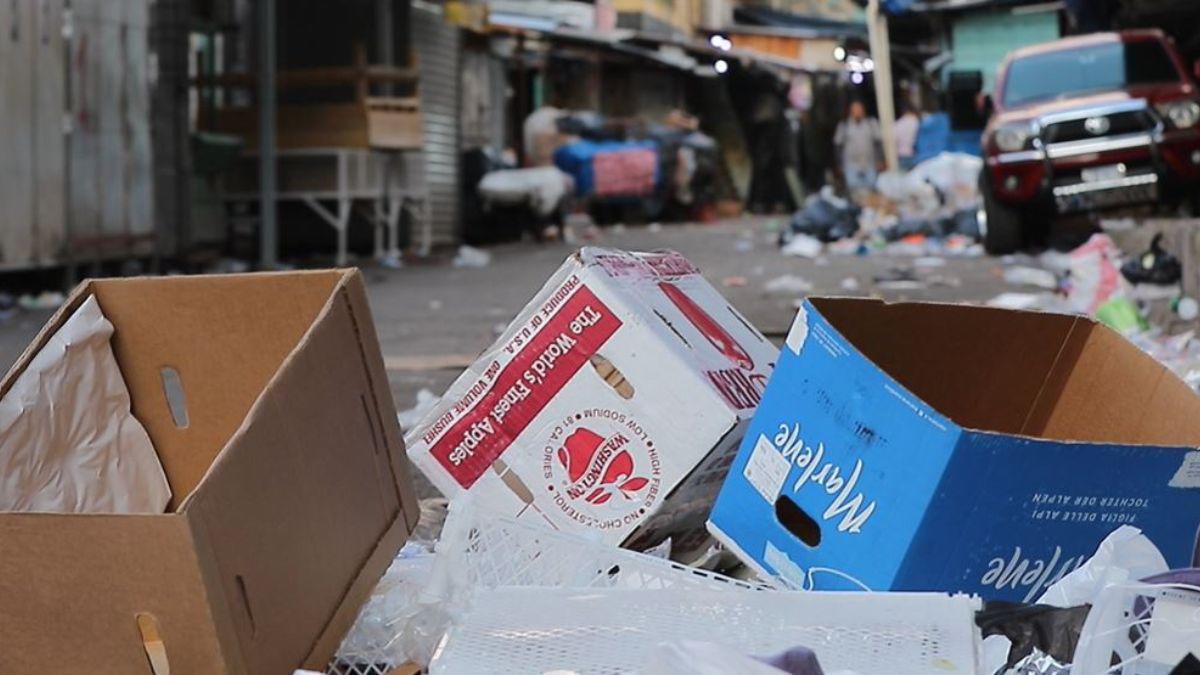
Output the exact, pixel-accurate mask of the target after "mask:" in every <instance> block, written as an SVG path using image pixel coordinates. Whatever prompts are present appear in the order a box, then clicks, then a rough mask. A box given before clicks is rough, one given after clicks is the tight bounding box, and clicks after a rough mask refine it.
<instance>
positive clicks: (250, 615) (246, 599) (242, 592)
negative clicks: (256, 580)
mask: <svg viewBox="0 0 1200 675" xmlns="http://www.w3.org/2000/svg"><path fill="white" fill-rule="evenodd" d="M235 580H236V581H237V588H238V595H239V596H241V598H242V608H243V609H245V610H246V618H247V619H249V620H250V636H251V637H254V634H255V633H257V632H258V628H257V627H256V626H255V624H254V612H253V611H251V609H250V594H249V593H247V592H246V580H245V579H243V578H242V575H240V574H239V575H237V576H236V577H235Z"/></svg>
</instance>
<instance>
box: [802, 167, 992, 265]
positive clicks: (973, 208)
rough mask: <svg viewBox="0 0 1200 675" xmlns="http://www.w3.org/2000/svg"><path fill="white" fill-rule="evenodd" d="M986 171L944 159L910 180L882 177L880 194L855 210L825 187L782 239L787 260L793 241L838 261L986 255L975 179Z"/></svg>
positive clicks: (916, 170)
mask: <svg viewBox="0 0 1200 675" xmlns="http://www.w3.org/2000/svg"><path fill="white" fill-rule="evenodd" d="M982 167H983V163H982V160H980V159H979V158H978V157H975V156H973V155H966V154H958V153H943V154H941V155H938V156H936V157H933V158H931V159H928V160H926V161H924V162H922V163H920V164H918V165H917V166H916V167H914V168H913V169H912V170H911V171H909V172H907V173H900V172H893V173H885V174H882V175H881V176H879V178H878V180H877V182H876V186H875V191H874V192H871V193H868V194H867V195H865V196H863V197H862V198H861V199H860V203H858V204H856V203H854V202H852V201H850V200H849V199H845V198H842V197H840V196H838V195H837V194H836V193H835V192H834V190H833V188H832V187H830V186H826V187H825V188H822V190H821V191H820V192H819V193H817V194H814V195H811V196H810V197H809V198H808V199H807V200H806V201H805V204H804V206H803V208H801V209H800V210H799V211H797V212H796V214H795V215H794V216H793V217H792V221H791V226H790V227H789V228H787V229H785V230H784V231H783V232H781V234H780V245H781V247H782V248H783V251H784V253H785V254H788V255H794V253H790V252H789V250H790V249H789V246H792V242H793V241H794V240H795V239H796V238H798V237H799V238H804V240H805V241H806V244H805V245H804V250H810V249H811V248H812V242H813V241H816V242H818V243H820V244H825V245H829V247H830V249H831V250H833V251H834V252H838V253H854V254H858V255H866V254H869V253H871V252H873V251H881V250H883V251H887V252H889V253H897V254H904V255H937V254H949V255H970V256H978V255H982V254H983V249H982V247H981V246H979V245H978V243H977V242H978V241H979V239H980V229H979V207H980V197H979V191H978V182H977V181H978V177H979V172H980V171H981V170H982Z"/></svg>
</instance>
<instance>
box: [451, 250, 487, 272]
mask: <svg viewBox="0 0 1200 675" xmlns="http://www.w3.org/2000/svg"><path fill="white" fill-rule="evenodd" d="M491 263H492V254H491V253H488V252H487V251H485V250H483V249H479V248H475V247H474V246H467V245H466V244H463V245H462V246H459V247H458V255H456V256H454V266H455V267H476V268H478V267H487V266H488V265H490V264H491Z"/></svg>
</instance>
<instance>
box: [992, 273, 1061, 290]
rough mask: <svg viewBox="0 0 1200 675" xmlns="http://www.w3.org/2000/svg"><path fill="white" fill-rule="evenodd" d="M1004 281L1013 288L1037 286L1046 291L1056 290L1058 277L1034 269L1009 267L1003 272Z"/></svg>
mask: <svg viewBox="0 0 1200 675" xmlns="http://www.w3.org/2000/svg"><path fill="white" fill-rule="evenodd" d="M1004 281H1006V282H1007V283H1010V284H1013V285H1014V286H1037V287H1038V288H1044V289H1046V290H1048V291H1052V290H1054V289H1056V288H1058V277H1057V276H1055V275H1054V272H1051V271H1049V270H1043V269H1038V268H1036V267H1009V268H1007V269H1005V270H1004Z"/></svg>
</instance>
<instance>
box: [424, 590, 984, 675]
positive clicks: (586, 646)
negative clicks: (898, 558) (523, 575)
mask: <svg viewBox="0 0 1200 675" xmlns="http://www.w3.org/2000/svg"><path fill="white" fill-rule="evenodd" d="M978 605H979V603H978V601H977V600H975V599H974V598H970V597H966V596H948V595H941V594H907V593H886V594H867V593H821V592H812V591H809V592H793V591H764V592H760V593H747V592H732V593H730V592H727V591H722V590H713V589H708V588H685V587H673V588H662V589H631V588H608V589H604V590H596V589H578V588H554V589H551V588H500V589H495V590H490V591H486V592H482V593H480V594H479V595H477V596H476V598H475V600H474V602H473V604H472V607H471V611H470V612H469V613H467V614H466V615H465V616H464V617H462V618H461V619H460V620H459V621H458V622H456V624H455V626H454V628H452V629H451V630H450V632H449V633H447V635H446V638H445V639H444V640H443V642H442V644H441V645H440V646H439V648H438V651H437V653H436V654H435V656H434V659H433V662H432V663H431V666H430V673H431V674H432V675H450V674H457V673H484V672H486V673H503V674H509V673H511V674H518V673H520V674H525V673H545V672H548V671H553V670H556V669H560V670H563V671H566V672H571V673H578V674H580V675H592V674H595V675H610V674H611V675H617V674H618V673H634V672H637V671H638V670H639V669H640V668H642V667H644V666H645V665H646V664H647V660H648V658H649V655H650V653H651V651H652V650H653V649H654V648H655V647H656V646H657V645H658V644H660V643H662V642H669V641H677V640H698V641H703V642H714V643H719V644H723V645H727V646H729V647H730V648H732V649H736V650H739V651H741V652H743V653H748V654H755V655H768V654H773V653H777V652H780V651H783V650H785V649H789V648H791V647H796V646H804V647H808V648H809V649H812V650H813V651H814V652H816V654H817V656H818V658H819V659H820V661H821V664H822V667H823V668H824V670H825V671H826V672H833V671H838V670H851V671H854V672H856V673H859V674H860V675H883V674H887V675H928V674H929V673H946V674H950V673H960V674H970V673H976V672H977V665H976V660H977V654H978V645H979V638H978V635H979V633H978V629H977V628H976V627H975V623H974V615H975V611H976V610H977V609H978Z"/></svg>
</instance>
